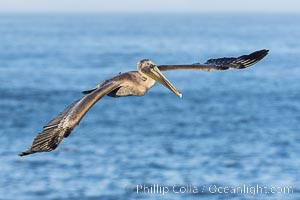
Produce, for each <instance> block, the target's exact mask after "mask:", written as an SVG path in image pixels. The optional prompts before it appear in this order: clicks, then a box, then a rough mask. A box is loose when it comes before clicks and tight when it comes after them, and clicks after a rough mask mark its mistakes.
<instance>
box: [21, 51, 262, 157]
mask: <svg viewBox="0 0 300 200" xmlns="http://www.w3.org/2000/svg"><path fill="white" fill-rule="evenodd" d="M267 54H268V50H265V49H263V50H260V51H256V52H253V53H251V54H249V55H243V56H240V57H237V58H233V57H231V58H226V57H225V58H217V59H209V60H207V61H206V62H205V63H204V64H199V63H196V64H186V65H159V66H157V65H155V64H154V63H153V62H152V61H151V60H149V59H144V60H141V61H139V62H138V63H137V68H138V71H131V72H127V73H123V74H119V75H117V76H114V77H112V78H109V79H107V80H105V81H103V82H101V83H100V84H98V85H97V86H96V87H94V88H93V89H91V90H87V91H84V92H83V93H84V94H85V96H83V97H82V98H81V99H79V100H77V101H75V102H74V103H72V104H71V105H70V106H68V107H67V108H66V109H65V110H64V111H63V112H61V113H60V114H59V115H58V116H57V117H56V118H54V119H53V120H51V121H50V122H49V123H48V124H47V125H46V126H44V129H43V131H42V132H41V133H39V134H37V136H36V137H35V139H34V140H33V143H32V145H31V147H30V148H29V149H28V150H26V151H24V152H21V153H20V154H19V155H20V156H25V155H28V154H32V153H37V152H44V151H52V150H54V149H55V148H56V147H57V146H58V145H59V143H60V142H61V141H62V140H63V138H65V137H68V136H69V135H70V133H71V132H72V130H73V129H74V128H75V127H76V125H78V124H79V122H80V120H81V119H82V118H83V117H84V115H85V114H86V113H87V112H88V110H89V109H90V108H91V107H92V106H93V105H94V104H95V103H96V102H97V101H99V100H100V99H101V98H102V97H103V96H105V95H108V96H111V97H124V96H143V95H144V94H146V92H147V91H148V90H149V89H150V88H151V87H153V85H154V84H155V82H156V81H158V82H159V83H161V84H162V85H164V86H165V87H167V88H168V89H169V90H171V91H172V92H173V93H175V94H176V95H178V96H179V97H182V94H181V93H180V92H179V91H178V90H177V89H176V88H175V87H174V86H173V85H172V84H171V83H170V81H169V80H168V79H167V78H166V77H165V76H164V75H163V74H162V72H161V71H167V70H185V69H188V70H205V71H210V70H226V69H230V68H232V69H243V68H246V67H249V66H251V65H253V64H255V63H257V62H258V61H260V60H261V59H263V58H264V57H265V56H266V55H267Z"/></svg>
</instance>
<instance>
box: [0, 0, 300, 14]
mask: <svg viewBox="0 0 300 200" xmlns="http://www.w3.org/2000/svg"><path fill="white" fill-rule="evenodd" d="M0 11H1V12H100V13H103V12H135V13H136V12H138V13H144V12H148V13H149V12H150V13H156V12H167V13H170V12H185V13H189V12H196V13H203V12H204V13H207V12H219V13H220V12H221V13H222V12H226V13H227V12H229V13H233V12H234V13H245V12H261V13H273V12H277V13H278V12H280V13H291V12H294V13H297V12H299V11H300V2H299V1H297V0H276V1H273V0H263V1H262V0H252V1H239V0H227V1H220V0H210V1H204V0H186V1H183V0H164V1H159V0H143V1H139V0H127V1H122V0H110V1H104V0H85V1H81V0H26V1H22V0H9V1H7V0H4V1H0Z"/></svg>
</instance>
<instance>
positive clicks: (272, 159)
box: [0, 14, 300, 200]
mask: <svg viewBox="0 0 300 200" xmlns="http://www.w3.org/2000/svg"><path fill="white" fill-rule="evenodd" d="M299 27H300V17H299V16H287V15H277V16H276V15H275V16H274V15H257V16H250V15H249V16H247V15H232V16H229V15H154V14H153V15H112V14H107V15H62V14H59V15H1V17H0V78H1V84H0V92H1V99H0V106H1V110H0V119H1V121H0V127H1V129H0V136H1V137H0V145H1V147H2V148H1V151H0V156H1V163H0V177H1V178H0V194H1V195H0V199H5V200H7V199H9V200H12V199H14V200H15V199H22V200H27V199H30V200H33V199H74V200H75V199H76V200H77V199H78V200H79V199H80V200H95V199H188V200H192V199H299V198H300V194H299V193H300V180H299V177H300V161H299V157H300V148H299V143H300V136H299V127H300V126H299V122H300V102H299V98H300V91H299V88H300V81H299V80H300V79H299V78H300V76H299V75H300V66H299V65H300V62H299V58H300V56H299V52H300V40H299V38H300V28H299ZM263 48H267V49H270V54H269V55H268V56H267V57H266V58H265V59H264V60H263V61H261V62H260V63H258V64H256V65H255V66H253V67H251V68H248V69H245V70H230V71H212V72H201V71H186V72H185V71H180V72H179V71H178V72H176V71H174V72H166V73H165V74H166V76H167V77H168V78H169V79H170V80H171V82H173V83H174V85H175V86H176V87H177V88H178V89H179V90H180V91H181V92H182V93H183V98H182V99H180V98H178V97H176V96H175V95H174V94H172V93H171V92H169V91H168V90H167V89H165V88H164V87H162V86H161V85H159V84H157V85H156V86H155V87H154V88H152V89H151V90H150V91H149V93H148V94H147V95H146V96H144V97H128V98H118V99H114V98H109V97H106V98H103V99H102V100H101V101H100V102H98V104H96V106H95V107H93V108H92V109H91V110H90V112H89V113H88V114H87V115H86V117H85V118H84V119H83V121H82V122H81V124H80V126H78V127H77V128H76V129H75V131H74V133H73V134H72V135H71V136H70V137H69V138H67V139H65V140H64V141H63V142H62V143H61V145H60V146H59V148H58V149H57V150H55V151H53V152H51V153H41V154H34V155H32V156H27V157H22V158H20V157H18V156H17V154H18V153H19V152H20V151H22V150H25V149H26V148H28V147H29V146H30V144H31V142H32V140H33V138H34V137H35V135H36V133H38V132H40V131H41V130H42V126H43V125H45V124H46V123H47V122H48V121H49V120H50V119H51V118H53V117H54V116H56V115H57V114H58V113H59V112H60V111H62V110H63V109H64V108H65V107H66V106H67V105H68V104H70V103H71V102H73V101H74V100H75V99H77V98H79V97H80V96H81V94H80V92H81V91H82V90H85V89H90V88H91V87H93V86H94V85H96V84H97V83H98V82H100V81H101V80H103V79H105V78H108V77H110V76H113V75H115V74H117V73H119V72H126V71H130V70H135V69H136V62H137V61H138V60H140V59H143V58H150V59H152V60H153V61H154V62H156V63H157V64H167V63H194V62H199V61H201V62H204V61H205V60H206V59H208V58H213V57H223V56H238V55H241V54H246V53H250V52H251V51H255V50H258V49H263ZM155 184H158V186H159V188H163V187H168V188H169V189H170V192H169V193H168V194H165V195H162V194H161V193H158V194H153V193H152V194H151V193H148V192H147V190H146V188H145V190H140V191H139V193H138V192H137V189H136V188H137V185H142V186H144V185H145V186H146V187H148V189H149V188H151V187H152V188H154V186H155ZM257 184H258V185H259V186H266V187H268V188H269V189H270V187H281V188H283V187H292V189H293V190H292V192H293V194H270V193H269V194H253V193H252V194H251V193H250V192H247V193H246V194H224V193H223V194H220V192H222V190H220V191H219V192H215V194H212V193H213V192H214V191H213V188H212V187H211V186H214V185H216V186H218V187H223V188H224V187H233V186H235V187H239V186H240V187H243V186H244V185H246V186H248V187H254V186H256V185H257ZM173 186H175V191H178V190H179V189H180V188H179V187H180V186H184V188H185V189H186V190H184V189H182V191H181V193H179V194H177V193H175V192H174V191H172V188H173ZM138 187H139V186H138ZM189 187H191V188H195V187H196V188H198V190H199V191H198V193H197V194H194V192H193V191H189V190H188V188H189ZM223 192H224V191H223ZM154 193H155V192H154ZM156 193H157V192H156ZM277 193H278V192H277Z"/></svg>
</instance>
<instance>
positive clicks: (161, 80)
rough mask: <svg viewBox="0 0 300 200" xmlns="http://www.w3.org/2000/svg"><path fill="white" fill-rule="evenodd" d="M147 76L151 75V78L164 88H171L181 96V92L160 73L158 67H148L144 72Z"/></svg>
mask: <svg viewBox="0 0 300 200" xmlns="http://www.w3.org/2000/svg"><path fill="white" fill-rule="evenodd" d="M144 73H145V74H146V75H147V76H149V77H151V78H152V79H154V80H156V81H157V82H159V83H161V84H162V85H164V86H165V87H166V88H168V89H169V90H171V91H172V92H173V93H175V94H176V95H178V96H179V97H180V98H182V94H181V92H179V91H178V90H177V89H176V88H175V87H174V86H173V85H172V83H170V81H169V80H168V79H167V78H166V77H165V76H164V75H163V74H162V73H161V71H160V70H159V69H158V67H156V66H154V67H153V68H151V69H149V71H147V72H144Z"/></svg>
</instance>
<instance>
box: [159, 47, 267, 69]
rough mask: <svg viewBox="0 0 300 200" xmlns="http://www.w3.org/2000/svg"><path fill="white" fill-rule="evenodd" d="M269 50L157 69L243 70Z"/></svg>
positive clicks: (163, 66)
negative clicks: (202, 62)
mask: <svg viewBox="0 0 300 200" xmlns="http://www.w3.org/2000/svg"><path fill="white" fill-rule="evenodd" d="M268 51H269V50H266V49H263V50H260V51H255V52H253V53H251V54H248V55H243V56H240V57H237V58H234V57H229V58H226V57H224V58H216V59H209V60H207V61H206V62H205V63H204V64H200V63H195V64H186V65H185V64H183V65H160V66H158V68H159V69H160V70H161V71H167V70H204V71H210V70H226V69H243V68H246V67H249V66H251V65H254V64H255V63H257V62H258V61H260V60H261V59H263V58H264V57H265V56H266V55H267V54H268Z"/></svg>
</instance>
